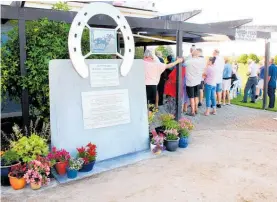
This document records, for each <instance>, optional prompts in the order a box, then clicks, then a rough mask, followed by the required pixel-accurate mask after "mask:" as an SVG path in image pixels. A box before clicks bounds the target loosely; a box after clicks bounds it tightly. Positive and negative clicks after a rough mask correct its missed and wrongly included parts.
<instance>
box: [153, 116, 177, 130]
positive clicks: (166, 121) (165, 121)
mask: <svg viewBox="0 0 277 202" xmlns="http://www.w3.org/2000/svg"><path fill="white" fill-rule="evenodd" d="M174 118H175V116H174V115H173V114H162V115H161V116H160V121H161V126H159V127H157V128H156V131H157V132H158V133H164V131H165V130H166V129H168V128H169V127H170V125H172V124H171V123H175V125H176V121H175V120H174Z"/></svg>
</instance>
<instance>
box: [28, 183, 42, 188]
mask: <svg viewBox="0 0 277 202" xmlns="http://www.w3.org/2000/svg"><path fill="white" fill-rule="evenodd" d="M30 186H31V188H32V189H33V190H37V189H40V187H41V184H38V183H35V182H31V183H30Z"/></svg>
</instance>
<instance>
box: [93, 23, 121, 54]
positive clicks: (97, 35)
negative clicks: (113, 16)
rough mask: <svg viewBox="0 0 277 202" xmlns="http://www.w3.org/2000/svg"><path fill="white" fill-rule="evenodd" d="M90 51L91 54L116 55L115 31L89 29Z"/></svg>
mask: <svg viewBox="0 0 277 202" xmlns="http://www.w3.org/2000/svg"><path fill="white" fill-rule="evenodd" d="M90 51H91V53H92V54H116V53H117V33H116V30H115V29H103V28H91V29H90Z"/></svg>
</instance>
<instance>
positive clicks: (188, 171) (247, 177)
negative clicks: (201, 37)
mask: <svg viewBox="0 0 277 202" xmlns="http://www.w3.org/2000/svg"><path fill="white" fill-rule="evenodd" d="M202 113H203V112H200V114H199V115H198V116H196V117H195V118H193V121H194V122H195V123H196V129H195V131H194V132H193V134H192V135H191V144H190V145H189V147H188V148H187V149H182V150H181V149H179V150H178V152H175V153H172V155H167V156H159V157H157V158H155V159H151V160H145V161H142V162H139V163H137V164H134V165H130V166H126V167H122V168H119V169H115V170H112V171H108V172H105V173H102V174H99V175H96V176H94V177H91V178H87V179H84V180H80V181H76V182H74V183H70V184H66V185H61V186H56V187H53V188H51V187H50V188H48V189H46V190H41V191H32V190H30V191H25V192H20V191H19V192H13V194H11V193H10V192H9V193H6V194H2V202H4V201H21V202H22V201H30V202H35V201H40V202H41V201H92V202H94V201H95V202H125V201H126V202H127V201H128V202H142V201H145V202H152V201H153V202H154V201H160V202H163V201H164V202H169V201H170V202H171V201H180V202H186V201H189V202H196V201H199V202H200V201H201V202H223V201H224V202H260V201H261V202H263V201H266V202H276V201H277V158H276V156H277V121H276V120H273V118H274V117H277V113H273V112H268V111H259V110H254V109H248V108H243V107H237V106H228V107H227V106H226V107H224V108H222V109H220V110H218V115H216V116H212V115H211V116H209V117H204V116H203V115H201V114H202Z"/></svg>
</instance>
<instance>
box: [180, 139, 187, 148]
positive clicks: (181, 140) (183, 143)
mask: <svg viewBox="0 0 277 202" xmlns="http://www.w3.org/2000/svg"><path fill="white" fill-rule="evenodd" d="M188 141H189V138H188V137H180V140H179V147H180V148H186V147H187V146H188V144H189V142H188Z"/></svg>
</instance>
